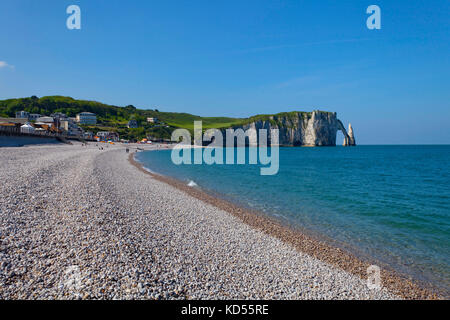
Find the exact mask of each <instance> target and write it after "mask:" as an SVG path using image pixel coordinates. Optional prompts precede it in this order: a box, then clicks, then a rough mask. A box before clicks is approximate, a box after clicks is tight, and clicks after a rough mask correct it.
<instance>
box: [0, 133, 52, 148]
mask: <svg viewBox="0 0 450 320" xmlns="http://www.w3.org/2000/svg"><path fill="white" fill-rule="evenodd" d="M47 143H60V142H59V141H58V140H57V139H56V138H48V137H25V136H4V135H0V147H22V146H25V145H31V144H47Z"/></svg>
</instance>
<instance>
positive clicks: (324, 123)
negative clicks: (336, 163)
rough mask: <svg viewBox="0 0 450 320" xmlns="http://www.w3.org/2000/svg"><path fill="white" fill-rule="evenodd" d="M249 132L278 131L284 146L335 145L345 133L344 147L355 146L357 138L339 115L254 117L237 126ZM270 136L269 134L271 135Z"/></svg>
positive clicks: (303, 114) (282, 114) (287, 113)
mask: <svg viewBox="0 0 450 320" xmlns="http://www.w3.org/2000/svg"><path fill="white" fill-rule="evenodd" d="M238 128H242V129H244V130H247V129H249V128H253V129H256V130H259V129H268V130H270V129H279V143H280V145H282V146H314V147H315V146H336V135H337V132H338V131H342V133H343V135H344V145H345V146H354V145H356V143H355V137H354V133H353V129H352V127H351V125H349V132H348V133H347V130H345V127H344V125H343V124H342V122H341V120H339V119H338V118H337V116H336V112H326V111H313V112H285V113H279V114H275V115H267V116H255V117H251V118H249V121H248V123H247V124H245V125H242V126H237V127H234V129H238ZM269 136H270V134H269Z"/></svg>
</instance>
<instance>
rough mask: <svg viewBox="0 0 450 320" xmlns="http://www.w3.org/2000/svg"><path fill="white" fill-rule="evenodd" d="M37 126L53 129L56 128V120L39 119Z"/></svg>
mask: <svg viewBox="0 0 450 320" xmlns="http://www.w3.org/2000/svg"><path fill="white" fill-rule="evenodd" d="M36 124H37V125H46V126H48V127H49V128H51V127H54V126H55V119H53V118H52V117H39V118H37V119H36Z"/></svg>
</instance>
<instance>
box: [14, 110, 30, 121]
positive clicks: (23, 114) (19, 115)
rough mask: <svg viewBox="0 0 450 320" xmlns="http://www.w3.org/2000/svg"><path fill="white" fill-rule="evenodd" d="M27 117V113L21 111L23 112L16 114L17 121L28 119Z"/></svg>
mask: <svg viewBox="0 0 450 320" xmlns="http://www.w3.org/2000/svg"><path fill="white" fill-rule="evenodd" d="M29 115H30V113H29V112H26V111H23V110H22V111H17V112H16V118H19V119H28V116H29Z"/></svg>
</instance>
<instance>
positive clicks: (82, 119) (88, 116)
mask: <svg viewBox="0 0 450 320" xmlns="http://www.w3.org/2000/svg"><path fill="white" fill-rule="evenodd" d="M76 121H77V122H78V123H79V124H96V123H97V116H96V115H95V113H92V112H81V113H78V114H77V117H76Z"/></svg>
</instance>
